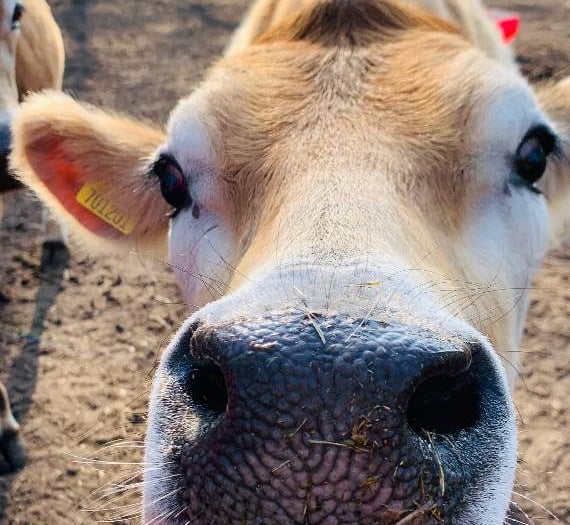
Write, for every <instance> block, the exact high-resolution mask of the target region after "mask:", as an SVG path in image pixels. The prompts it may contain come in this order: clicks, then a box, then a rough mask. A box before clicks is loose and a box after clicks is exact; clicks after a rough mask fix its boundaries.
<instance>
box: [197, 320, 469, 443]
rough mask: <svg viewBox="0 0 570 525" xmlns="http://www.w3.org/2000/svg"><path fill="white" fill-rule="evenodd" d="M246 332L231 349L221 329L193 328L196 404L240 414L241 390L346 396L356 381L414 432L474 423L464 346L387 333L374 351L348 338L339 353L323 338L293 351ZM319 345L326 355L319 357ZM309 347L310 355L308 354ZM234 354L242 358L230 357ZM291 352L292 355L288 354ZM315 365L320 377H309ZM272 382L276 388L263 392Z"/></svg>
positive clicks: (278, 340) (215, 412)
mask: <svg viewBox="0 0 570 525" xmlns="http://www.w3.org/2000/svg"><path fill="white" fill-rule="evenodd" d="M283 326H287V325H286V324H284V325H283ZM259 330H263V328H260V329H259ZM248 335H249V337H248V336H246V337H247V338H248V339H249V340H246V341H244V340H243V339H242V340H240V341H239V344H238V345H237V347H238V348H237V349H236V342H235V341H231V340H228V339H227V338H226V337H224V335H222V334H221V333H220V332H219V330H218V329H210V330H208V329H207V330H200V331H198V332H197V333H196V332H193V338H192V339H191V341H190V352H191V355H192V357H193V361H192V365H191V371H190V373H189V378H188V385H187V389H188V393H189V396H190V399H191V404H192V406H193V407H195V408H196V409H198V410H202V411H205V412H207V413H210V415H211V416H213V417H217V416H220V415H223V414H224V413H225V412H226V411H227V410H228V409H229V408H232V409H234V410H237V411H239V410H240V408H241V407H240V406H239V404H240V403H243V402H244V393H243V392H244V391H247V392H251V391H252V390H253V391H255V390H256V389H258V388H260V394H261V395H263V397H267V394H268V393H269V392H273V393H274V394H277V393H279V394H280V396H286V395H287V393H288V392H289V393H290V395H292V396H293V398H294V399H297V398H298V397H299V393H301V392H303V393H304V394H305V395H307V396H316V395H317V390H321V389H322V388H323V387H324V388H327V389H331V388H333V387H334V388H335V389H338V388H341V390H342V391H343V392H344V393H346V392H349V391H353V390H354V389H355V386H358V389H360V390H361V391H363V392H366V391H367V392H368V393H369V394H376V395H377V396H378V397H377V398H376V399H380V398H382V399H383V402H384V406H385V407H386V408H387V409H388V408H389V409H390V410H391V411H394V412H396V413H398V414H399V415H400V416H401V417H402V418H404V416H405V421H406V423H407V425H408V426H409V427H410V429H411V430H413V431H415V432H417V433H422V432H438V433H441V434H444V433H451V432H457V431H460V430H462V429H466V428H469V427H470V426H472V425H473V424H474V423H475V422H476V419H477V417H478V408H477V407H478V402H477V397H478V392H477V384H476V381H475V377H474V375H473V371H471V370H470V366H471V363H472V348H470V347H469V346H467V345H448V344H445V345H442V344H441V343H439V344H437V346H436V347H435V348H434V347H433V346H430V345H427V346H423V345H422V344H421V342H419V341H417V340H413V336H412V337H410V336H409V335H408V336H407V337H403V338H402V334H394V333H388V334H386V333H384V334H383V335H384V336H385V339H384V340H382V339H381V340H377V341H371V342H370V344H371V346H373V345H377V346H376V347H375V348H372V347H369V348H368V349H367V350H363V348H362V346H361V345H359V346H357V347H356V348H355V347H354V346H356V345H351V343H350V341H348V342H347V343H346V345H344V346H345V348H344V352H342V351H340V352H335V351H334V350H333V351H332V352H331V350H332V349H331V347H330V345H327V343H326V341H323V340H322V339H320V338H319V341H316V340H313V341H312V342H309V341H302V342H301V341H300V345H301V346H300V347H299V348H295V349H291V348H290V347H289V345H288V340H289V337H288V334H282V335H281V337H279V335H278V334H275V335H276V336H275V339H274V340H272V341H265V340H262V339H258V337H259V336H260V334H259V331H258V329H257V327H252V330H251V333H250V334H248ZM315 335H317V334H315ZM376 335H378V334H376ZM394 335H399V337H398V339H399V340H398V341H397V343H398V345H399V347H397V346H396V345H395V344H394V343H395V341H390V339H391V337H390V336H394ZM406 338H409V340H408V341H407V342H406ZM232 339H233V338H232ZM319 342H320V343H322V346H323V350H325V351H327V353H329V356H322V355H318V354H319V352H318V346H319ZM402 345H404V346H403V347H402ZM311 346H313V347H314V348H313V352H311V351H308V352H307V350H308V349H309V348H310V347H311ZM396 348H398V351H395V350H396ZM335 350H336V349H335ZM236 351H237V352H238V354H239V355H235V354H234V352H236ZM291 351H293V352H295V353H294V354H293V355H291ZM248 353H249V355H248ZM251 354H256V355H251ZM331 354H332V356H333V357H332V359H330V355H331ZM335 354H336V355H335ZM241 360H243V363H241V362H240V361H241ZM325 363H327V364H328V365H329V366H328V367H327V366H326V365H325ZM315 370H317V371H318V372H319V373H318V377H315V376H314V375H313V374H312V371H315ZM327 370H328V372H329V374H328V376H327V375H326V374H327ZM287 378H289V379H287ZM280 383H282V384H283V389H282V390H281V391H279V390H278V388H279V384H280ZM343 384H344V385H345V386H346V390H343V389H342V388H343V387H342V385H343ZM228 385H230V387H231V390H230V389H229V386H228ZM271 385H273V388H271V389H268V390H266V389H265V387H268V388H269V387H270V386H271ZM230 391H231V399H230ZM245 402H247V400H245ZM333 402H334V401H333ZM329 403H330V402H329ZM339 404H341V403H339ZM364 404H365V405H368V404H369V403H368V402H365V403H364ZM323 406H326V405H323ZM362 408H364V407H362Z"/></svg>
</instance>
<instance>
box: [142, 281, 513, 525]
mask: <svg viewBox="0 0 570 525" xmlns="http://www.w3.org/2000/svg"><path fill="white" fill-rule="evenodd" d="M267 286H268V285H266V289H267ZM269 288H271V287H270V286H269ZM239 297H240V294H239V293H238V294H237V297H235V296H234V297H232V296H230V297H229V298H226V299H222V300H220V301H218V303H213V304H211V305H209V306H208V307H206V308H205V309H203V310H202V311H199V312H198V313H197V314H195V315H194V316H193V317H191V318H190V319H189V320H188V321H187V323H186V324H185V325H184V327H183V328H182V329H181V330H180V331H179V334H178V336H177V337H176V338H175V340H174V341H173V342H172V344H171V345H170V347H169V349H168V350H167V352H166V354H165V356H164V358H163V361H162V364H161V366H160V369H159V371H158V373H157V376H156V379H155V384H154V390H153V395H152V403H151V415H150V425H149V433H148V437H147V447H146V450H147V457H146V463H147V465H148V466H149V469H150V470H149V475H147V479H146V483H147V484H146V493H145V522H149V521H152V520H156V521H152V522H153V523H163V524H171V523H172V524H178V523H180V524H183V523H188V522H189V523H197V524H204V525H206V524H210V523H224V524H236V525H237V524H243V523H248V524H259V525H261V524H263V525H287V524H290V525H293V524H305V523H310V524H323V525H372V524H382V525H384V524H386V525H390V524H393V525H395V524H400V523H414V524H420V523H421V524H432V523H433V524H441V523H446V524H457V525H460V524H461V525H464V524H465V525H468V524H482V523H485V524H500V523H502V520H503V519H504V516H505V513H506V509H507V505H508V501H509V496H510V489H511V487H512V481H513V478H514V467H515V464H516V445H515V443H514V439H515V438H514V436H515V429H514V416H513V408H512V404H511V401H510V396H509V393H508V387H507V384H506V379H505V377H504V372H503V370H502V367H501V365H500V362H499V359H498V357H497V356H496V354H495V353H494V352H493V351H492V350H491V349H490V347H489V346H488V344H487V343H486V341H485V340H484V339H483V338H482V337H481V336H477V334H476V333H474V331H472V330H470V329H469V327H467V326H466V325H465V324H463V323H462V322H459V321H458V322H456V323H455V324H453V323H451V324H450V323H448V328H447V333H446V335H443V334H442V333H441V332H439V331H438V330H432V329H430V328H425V327H422V326H419V325H415V324H404V323H402V322H400V321H390V320H389V318H390V316H389V315H388V316H386V319H388V320H375V319H372V318H367V317H354V316H350V315H346V314H341V313H337V314H333V313H330V312H327V313H319V311H312V310H307V309H303V307H302V305H301V306H300V307H299V308H297V307H295V308H289V309H285V310H282V311H278V310H276V309H274V310H273V311H271V312H267V313H263V314H261V315H250V314H246V315H239V316H237V317H232V316H231V315H229V314H228V312H229V311H231V310H232V304H236V303H232V301H234V300H235V301H239ZM323 311H324V310H323ZM382 317H383V319H384V316H382ZM156 466H160V468H158V469H155V467H156ZM161 480H165V481H161Z"/></svg>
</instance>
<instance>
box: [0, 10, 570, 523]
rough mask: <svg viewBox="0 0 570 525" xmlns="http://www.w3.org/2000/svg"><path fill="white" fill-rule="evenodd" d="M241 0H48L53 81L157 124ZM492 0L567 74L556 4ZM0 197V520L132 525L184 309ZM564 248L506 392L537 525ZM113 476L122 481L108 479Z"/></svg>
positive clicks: (567, 45) (17, 200)
mask: <svg viewBox="0 0 570 525" xmlns="http://www.w3.org/2000/svg"><path fill="white" fill-rule="evenodd" d="M247 3H248V2H247V1H246V0H197V1H186V0H152V1H150V0H148V1H146V0H121V1H117V0H51V4H52V5H53V7H54V10H55V14H56V17H57V19H58V21H59V23H60V25H61V26H62V28H63V31H64V35H65V42H66V48H67V53H68V60H67V75H66V89H67V90H69V91H71V92H73V93H75V94H76V95H77V96H79V97H80V98H82V99H84V100H87V101H90V102H92V103H95V104H99V105H104V106H106V107H111V108H115V109H119V110H122V111H125V112H129V113H131V114H134V115H137V116H141V117H145V118H147V119H151V120H154V121H156V122H158V123H162V122H164V121H165V119H166V117H167V114H168V111H169V110H170V109H171V108H172V107H173V105H174V104H175V102H176V101H177V99H178V98H179V97H181V96H183V95H185V94H187V93H188V92H189V91H190V89H191V88H192V86H194V85H195V84H196V82H198V81H199V79H200V75H202V74H203V72H204V68H205V67H206V66H207V65H208V64H209V63H210V62H211V61H212V60H213V58H214V57H216V55H218V54H219V53H220V52H221V51H222V49H223V47H224V44H225V43H226V41H227V39H228V36H229V34H230V32H231V30H232V29H233V28H234V27H235V26H236V24H237V23H238V21H239V19H240V16H241V15H242V13H243V12H244V9H245V7H246V4H247ZM498 3H499V2H497V1H496V2H495V5H497V4H498ZM500 3H501V4H503V5H504V6H506V7H510V8H513V9H516V10H518V11H519V12H520V13H521V14H522V16H523V21H524V22H523V23H524V25H523V30H522V33H521V34H520V38H519V44H518V51H519V54H520V56H521V63H522V66H523V68H524V70H525V72H526V73H527V74H528V75H529V76H530V78H531V79H533V80H544V79H549V78H560V77H561V76H563V75H564V74H569V73H570V70H569V68H568V66H569V64H570V2H569V1H566V0H534V1H530V0H518V1H516V0H513V1H507V0H501V1H500ZM6 208H7V213H6V216H5V218H4V220H3V222H2V225H1V229H0V268H1V269H2V270H1V272H0V379H1V380H3V381H4V382H5V383H6V385H7V386H8V388H9V391H10V393H11V395H12V398H13V401H14V408H15V412H16V414H17V417H18V418H19V419H20V420H21V421H22V422H23V426H24V435H25V439H26V442H27V449H28V453H29V464H28V466H27V467H26V469H25V470H24V471H23V472H21V473H19V474H17V475H14V476H8V477H4V478H0V524H2V525H8V524H10V525H16V524H35V525H56V524H57V525H58V524H63V523H64V524H80V523H81V524H88V523H94V522H95V521H96V520H106V521H109V522H111V523H115V524H125V523H136V522H137V519H138V514H137V513H138V510H139V508H138V506H139V502H140V500H139V492H138V491H139V488H140V485H137V484H136V482H138V481H140V478H139V477H137V476H138V475H139V474H140V472H141V471H142V469H143V468H144V465H142V463H141V461H142V459H141V458H142V449H141V440H142V439H143V435H144V428H145V417H146V401H147V395H148V391H149V386H150V379H151V375H152V371H153V367H154V366H155V363H156V360H157V358H158V356H159V355H160V352H161V350H162V349H163V348H164V346H165V342H166V341H167V340H168V338H169V336H170V335H171V334H172V333H173V331H174V330H175V329H176V327H178V326H179V324H180V322H181V321H182V320H183V319H184V317H185V315H186V308H185V307H184V305H183V304H182V302H181V299H180V296H179V294H178V292H177V290H176V287H175V286H174V284H173V279H172V276H171V274H170V272H169V271H168V268H167V267H166V266H165V265H164V264H161V263H160V262H157V261H152V260H150V259H141V258H138V257H136V256H131V257H129V258H127V259H125V260H122V261H119V260H114V259H109V258H104V259H94V258H91V257H87V256H86V255H85V254H84V253H83V251H82V250H81V249H80V248H79V247H75V248H74V249H73V251H72V255H71V257H70V258H69V259H68V258H66V257H63V256H61V254H59V256H57V257H55V260H52V261H51V264H50V265H46V264H45V263H46V259H47V258H48V257H49V256H50V254H49V253H44V254H42V249H41V240H42V237H41V231H40V229H39V227H38V226H37V224H38V221H39V217H40V210H39V208H38V206H37V204H36V203H35V202H34V200H33V199H31V198H30V197H29V196H27V195H23V194H19V195H13V196H10V197H9V198H8V199H7V204H6ZM569 260H570V249H566V250H559V251H557V252H555V253H553V254H552V255H551V256H550V257H549V259H548V260H547V262H546V265H545V267H544V270H543V271H542V273H541V275H540V277H539V278H538V280H537V281H536V283H535V284H536V289H535V290H534V292H533V300H532V307H531V312H530V318H529V321H528V326H527V330H526V338H525V341H524V345H523V348H522V352H523V367H522V370H521V373H520V375H521V381H520V383H519V389H518V391H517V396H516V403H517V407H518V410H519V414H520V428H521V433H520V440H521V461H520V469H519V475H518V487H517V489H516V491H517V492H518V493H519V495H517V496H515V498H514V499H515V501H517V502H519V503H520V504H521V506H522V507H523V508H524V509H525V510H526V511H527V512H528V513H529V514H530V516H531V517H533V519H534V521H535V523H536V524H537V525H539V524H554V523H557V522H556V520H555V519H554V517H552V516H551V515H550V512H552V513H553V514H555V515H556V516H558V518H559V520H560V521H561V522H565V523H569V522H570V508H569V503H570V440H569V437H568V436H569V435H570V421H569V410H568V399H570V365H569V362H568V351H567V347H568V343H569V339H570V332H569V329H568V321H569V319H570V286H569V285H570V264H568V263H569ZM80 458H84V459H80ZM106 462H108V463H106ZM120 462H126V463H127V464H126V465H121V464H119V463H120ZM127 477H130V478H132V479H131V481H132V482H133V485H132V486H131V487H130V488H128V489H125V488H124V487H122V486H121V485H119V484H117V480H120V479H123V478H127ZM113 490H114V491H115V495H114V497H111V498H109V493H110V492H112V491H113ZM529 500H535V501H536V502H537V503H531V502H530V501H529ZM96 509H99V510H98V512H92V511H93V510H96ZM545 509H548V511H550V512H547V511H546V510H545ZM129 518H130V519H132V520H133V521H129ZM481 525H485V524H481Z"/></svg>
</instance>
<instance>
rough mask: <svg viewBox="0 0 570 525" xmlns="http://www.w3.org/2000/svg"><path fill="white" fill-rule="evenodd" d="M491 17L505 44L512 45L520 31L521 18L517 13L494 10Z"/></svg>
mask: <svg viewBox="0 0 570 525" xmlns="http://www.w3.org/2000/svg"><path fill="white" fill-rule="evenodd" d="M489 16H490V17H491V18H492V19H493V20H494V21H495V23H496V24H497V27H498V28H499V30H500V32H501V35H502V37H503V42H504V43H505V44H512V43H513V42H514V41H515V39H516V37H517V35H518V33H519V30H520V26H521V18H520V16H519V15H518V14H517V13H514V12H512V11H504V10H502V9H492V10H490V11H489Z"/></svg>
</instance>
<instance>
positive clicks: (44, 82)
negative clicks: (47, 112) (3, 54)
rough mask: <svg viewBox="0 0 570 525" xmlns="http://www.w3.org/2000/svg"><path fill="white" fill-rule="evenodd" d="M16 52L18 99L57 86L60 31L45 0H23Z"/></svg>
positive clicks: (60, 74) (61, 56) (62, 62)
mask: <svg viewBox="0 0 570 525" xmlns="http://www.w3.org/2000/svg"><path fill="white" fill-rule="evenodd" d="M23 5H24V8H25V11H24V16H23V18H22V30H21V31H22V32H21V35H20V39H19V41H18V47H17V54H16V83H17V85H18V94H19V96H20V99H22V98H23V97H24V96H25V95H26V94H28V93H34V92H38V91H41V90H43V89H61V86H62V83H63V71H64V68H65V52H64V48H63V38H62V36H61V31H60V30H59V27H58V26H57V23H56V21H55V20H54V18H53V15H52V12H51V9H50V7H49V5H48V4H47V2H46V1H45V0H25V1H24V4H23Z"/></svg>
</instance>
